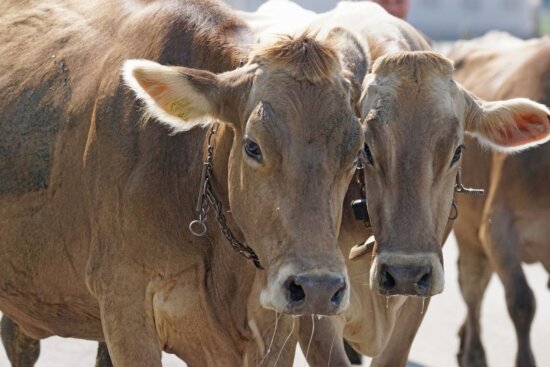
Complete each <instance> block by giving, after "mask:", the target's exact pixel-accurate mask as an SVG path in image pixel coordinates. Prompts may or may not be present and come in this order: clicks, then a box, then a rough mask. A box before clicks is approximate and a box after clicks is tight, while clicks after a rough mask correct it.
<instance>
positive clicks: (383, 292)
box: [244, 2, 550, 366]
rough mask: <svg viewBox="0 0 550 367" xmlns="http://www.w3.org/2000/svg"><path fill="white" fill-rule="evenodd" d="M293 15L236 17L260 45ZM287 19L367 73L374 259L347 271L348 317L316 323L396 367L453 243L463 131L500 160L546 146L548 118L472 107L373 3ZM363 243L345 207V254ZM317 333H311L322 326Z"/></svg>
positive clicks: (414, 36)
mask: <svg viewBox="0 0 550 367" xmlns="http://www.w3.org/2000/svg"><path fill="white" fill-rule="evenodd" d="M285 7H287V10H286V11H285ZM290 11H292V12H296V11H299V7H298V6H297V5H296V4H293V3H290V2H271V3H270V2H268V3H266V4H265V5H264V6H263V8H260V9H259V14H257V13H256V14H244V15H245V17H246V18H247V21H248V22H249V24H251V25H252V28H253V29H254V30H255V31H256V32H258V33H259V36H260V37H261V38H265V37H270V34H269V33H278V31H277V27H278V25H279V24H280V25H281V26H282V27H283V29H284V31H289V29H290V28H291V27H290V25H289V24H288V23H285V22H284V21H285V19H287V17H285V14H288V13H289V12H290ZM270 17H271V19H270ZM292 18H293V19H297V20H298V24H296V25H295V26H296V27H297V28H311V29H313V30H319V33H320V34H321V35H323V34H327V33H328V34H329V35H330V34H331V33H332V34H334V33H340V32H348V33H349V34H350V36H349V37H348V42H349V43H350V44H355V45H356V48H357V49H356V52H349V53H347V54H345V58H346V57H347V58H348V61H347V63H349V64H355V65H363V66H362V67H359V68H355V70H356V72H357V71H361V70H362V71H363V73H360V72H359V73H357V74H356V79H357V86H358V87H359V92H358V94H359V95H360V96H361V97H360V100H359V101H358V104H357V105H358V108H357V109H358V111H359V112H360V115H361V119H362V122H363V124H364V126H365V127H366V135H365V139H366V142H367V145H366V146H365V148H366V151H365V155H366V162H367V164H366V168H365V173H366V181H367V183H366V196H367V202H368V209H369V214H370V219H371V223H372V229H373V232H374V235H375V237H376V240H377V246H376V247H375V248H374V250H373V252H372V256H371V251H368V253H367V254H368V255H367V256H362V257H360V258H359V259H357V260H356V261H352V262H350V263H349V264H348V268H349V271H350V279H351V284H352V296H351V306H350V309H349V310H348V311H347V312H346V314H345V317H332V318H331V320H325V321H324V322H325V324H328V323H330V322H333V323H334V325H333V326H332V328H333V329H332V330H333V331H334V332H336V333H337V335H338V336H337V337H339V336H342V335H343V336H344V337H345V338H346V339H347V340H348V341H350V343H351V344H352V345H353V347H354V348H355V349H357V350H359V351H360V352H362V353H363V354H366V355H370V356H374V357H375V358H374V360H373V365H374V366H404V365H405V364H406V361H407V355H408V351H409V349H410V346H411V343H412V340H413V338H414V335H415V333H416V330H417V328H418V326H419V324H420V321H421V319H422V308H423V307H422V306H423V301H422V298H421V297H424V298H427V297H430V296H431V295H434V294H437V293H439V292H441V291H442V290H443V264H442V255H441V245H442V243H443V242H444V239H445V238H446V236H447V234H448V232H449V226H448V217H449V212H450V209H451V203H452V201H453V189H454V185H455V180H456V176H457V171H458V167H459V165H460V157H461V152H462V144H463V141H464V135H465V132H468V133H470V134H473V135H476V136H477V137H478V138H480V139H482V140H484V141H486V142H490V144H492V145H493V146H497V147H498V148H499V149H507V150H516V149H522V148H523V147H525V146H528V145H530V144H531V143H532V142H538V143H540V142H541V141H544V140H546V139H548V134H549V133H550V124H548V120H547V114H548V110H547V109H546V108H545V107H544V106H542V105H539V104H537V103H534V102H532V101H527V100H511V101H503V102H498V103H489V102H484V101H481V100H479V99H478V98H477V97H475V96H474V95H472V94H471V93H470V92H468V91H467V90H465V89H464V88H462V87H461V86H460V85H459V84H457V83H456V82H454V81H453V79H452V72H453V65H452V63H451V62H450V61H449V60H448V59H446V58H444V57H443V56H441V55H439V54H437V53H433V52H411V51H414V50H428V49H429V46H428V44H427V43H426V42H425V40H424V38H423V37H422V35H420V34H419V33H418V32H416V31H415V30H414V28H412V27H411V26H410V25H408V24H407V23H405V22H403V21H401V20H399V19H397V18H395V17H391V16H389V15H388V14H387V13H386V12H385V11H384V10H383V9H382V8H380V7H379V6H377V5H376V4H373V3H369V2H342V3H340V4H339V5H338V6H337V7H336V9H334V10H333V11H330V12H327V13H323V14H319V15H317V16H315V15H314V14H312V13H311V12H309V11H304V13H303V15H302V16H298V15H297V14H296V13H293V17H292ZM277 19H278V20H277ZM347 49H348V50H350V48H349V47H348V48H347ZM369 69H370V73H367V70H369ZM358 99H359V98H358ZM524 120H525V123H524ZM518 126H519V127H520V129H518V130H516V129H517V127H518ZM352 188H353V186H352ZM359 195H360V194H359V193H357V192H356V193H355V196H353V195H348V199H354V198H357V197H358V196H359ZM366 233H367V232H366V231H365V230H364V228H361V223H360V222H358V221H355V220H354V218H353V213H352V211H351V209H350V208H349V207H348V208H345V209H344V216H343V219H342V230H341V232H340V246H341V247H342V249H343V251H344V252H345V253H347V252H349V251H350V250H351V247H352V246H353V245H357V244H358V243H361V242H362V241H364V239H365V234H366ZM368 285H370V289H369V287H368ZM403 295H415V296H419V297H420V298H416V297H403ZM389 296H395V297H389ZM306 322H307V320H301V326H302V327H301V329H300V330H301V332H302V333H303V334H304V337H302V340H301V343H302V347H303V348H304V349H305V348H306V347H307V345H308V341H309V339H308V337H309V336H310V335H309V334H308V332H307V329H306V328H305V327H304V324H305V323H306ZM326 328H327V329H330V327H328V326H326ZM302 330H304V331H302ZM315 330H316V332H319V330H320V328H319V325H317V326H316V329H315ZM327 335H328V337H325V338H326V340H325V343H326V347H325V348H318V349H317V350H318V351H319V353H313V354H311V353H310V356H311V357H310V359H308V360H309V361H310V364H312V365H318V364H321V363H323V361H326V359H327V358H328V357H329V356H330V355H329V353H328V351H330V352H334V350H333V348H330V346H331V344H330V343H331V340H333V338H334V337H330V332H327ZM331 338H332V339H331ZM319 344H320V345H322V342H321V341H320V342H319ZM316 358H317V359H316Z"/></svg>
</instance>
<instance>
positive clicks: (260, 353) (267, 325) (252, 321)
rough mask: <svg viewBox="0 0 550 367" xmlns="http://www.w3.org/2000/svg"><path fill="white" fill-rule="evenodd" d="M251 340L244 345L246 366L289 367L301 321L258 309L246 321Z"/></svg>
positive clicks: (294, 351) (294, 352)
mask: <svg viewBox="0 0 550 367" xmlns="http://www.w3.org/2000/svg"><path fill="white" fill-rule="evenodd" d="M248 326H249V330H250V333H251V336H252V338H251V339H250V341H249V342H248V343H247V345H246V363H244V365H248V366H258V367H260V366H261V367H274V366H292V363H293V361H294V355H295V354H296V344H297V343H298V333H299V330H300V319H299V318H298V317H296V316H291V315H288V314H281V313H275V312H272V311H267V310H259V311H258V310H257V311H256V312H255V313H254V316H253V317H251V318H249V321H248Z"/></svg>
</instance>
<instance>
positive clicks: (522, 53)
mask: <svg viewBox="0 0 550 367" xmlns="http://www.w3.org/2000/svg"><path fill="white" fill-rule="evenodd" d="M449 56H450V57H451V58H452V59H454V60H455V63H456V71H455V78H456V79H457V80H458V81H460V82H461V83H463V85H464V86H465V87H467V88H468V89H470V90H471V91H473V92H474V93H476V94H477V95H478V96H480V97H483V98H485V99H487V100H497V99H505V98H517V97H526V98H531V99H533V100H535V101H539V102H541V103H545V104H547V105H550V38H549V37H545V38H540V39H532V40H529V41H523V40H520V39H517V38H514V37H512V36H510V35H507V34H499V33H492V34H488V35H486V36H485V37H483V38H480V39H475V40H472V41H462V42H457V43H456V44H455V45H454V47H453V48H452V49H451V50H450V52H449ZM466 145H467V147H468V149H467V150H466V152H465V154H464V157H463V162H462V167H463V168H462V171H463V174H462V177H463V181H464V182H465V183H467V184H468V185H472V186H477V187H485V188H486V189H487V193H486V195H485V196H484V197H480V198H474V197H460V198H459V199H458V207H459V213H460V215H459V217H458V220H457V221H456V224H455V231H456V237H457V241H458V245H459V249H460V256H459V261H458V265H459V268H458V270H459V281H460V288H461V291H462V295H463V297H464V300H465V301H466V305H467V307H468V315H467V317H466V320H465V321H464V324H463V325H462V328H461V331H460V338H461V343H460V352H459V354H458V360H459V364H460V365H461V366H464V367H471V366H486V365H487V361H486V359H485V352H484V350H483V346H482V343H481V335H480V328H481V326H480V310H481V302H482V300H483V295H484V292H485V289H486V287H487V284H488V283H489V280H490V278H491V275H492V274H493V272H496V273H497V275H498V276H499V278H500V280H501V281H502V284H503V286H504V290H505V294H506V304H507V306H508V311H509V313H510V316H511V318H512V321H513V323H514V327H515V329H516V335H517V338H518V350H517V357H516V366H521V367H527V366H534V365H535V358H534V356H533V352H532V350H531V343H530V336H529V334H530V329H531V322H532V321H533V317H534V314H535V298H534V296H533V292H532V291H531V289H530V288H529V285H528V284H527V281H526V278H525V274H524V273H523V270H522V268H521V262H522V261H523V262H526V263H533V262H541V263H542V265H543V266H544V267H545V268H546V270H547V271H550V243H549V239H550V226H549V223H550V182H549V177H550V144H549V143H546V144H544V145H542V146H540V147H537V148H534V149H531V150H528V151H525V152H522V153H520V154H516V155H511V156H505V155H503V154H500V153H491V152H488V151H487V150H486V149H483V148H481V147H480V146H479V145H478V144H477V143H476V142H475V141H473V140H472V139H469V140H468V141H466ZM549 287H550V282H549ZM547 311H548V310H544V312H547Z"/></svg>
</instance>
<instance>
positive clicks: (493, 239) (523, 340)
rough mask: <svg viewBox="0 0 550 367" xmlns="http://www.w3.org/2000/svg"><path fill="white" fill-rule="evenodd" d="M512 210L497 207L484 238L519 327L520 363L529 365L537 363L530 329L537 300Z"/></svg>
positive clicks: (512, 316)
mask: <svg viewBox="0 0 550 367" xmlns="http://www.w3.org/2000/svg"><path fill="white" fill-rule="evenodd" d="M510 213H511V211H510V210H507V209H506V208H493V210H492V211H491V213H490V215H489V216H486V218H491V221H489V220H485V221H484V224H485V225H484V226H482V230H481V238H482V241H483V245H484V246H485V247H486V249H487V255H488V256H489V258H490V260H491V262H492V263H493V266H494V268H495V270H496V272H497V274H498V276H499V278H500V280H501V281H502V284H503V286H504V291H505V294H506V305H507V306H508V312H509V313H510V317H511V318H512V321H513V323H514V327H515V329H516V335H517V338H518V351H517V356H516V366H518V367H529V366H535V358H534V357H533V352H532V350H531V341H530V332H531V323H532V322H533V318H534V316H535V309H536V303H535V297H534V295H533V292H532V291H531V288H529V285H528V284H527V279H526V278H525V274H524V273H523V269H522V268H521V258H520V254H519V249H520V242H519V239H518V234H517V230H516V229H515V227H514V223H513V219H512V217H511V214H510Z"/></svg>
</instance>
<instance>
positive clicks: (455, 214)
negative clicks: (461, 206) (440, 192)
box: [449, 198, 458, 220]
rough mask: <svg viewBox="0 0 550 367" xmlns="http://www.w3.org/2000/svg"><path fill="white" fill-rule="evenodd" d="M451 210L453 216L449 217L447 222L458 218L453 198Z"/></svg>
mask: <svg viewBox="0 0 550 367" xmlns="http://www.w3.org/2000/svg"><path fill="white" fill-rule="evenodd" d="M451 210H452V211H454V214H452V215H450V216H449V220H455V219H456V218H458V206H457V205H456V202H455V199H454V198H453V202H452V204H451Z"/></svg>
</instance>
